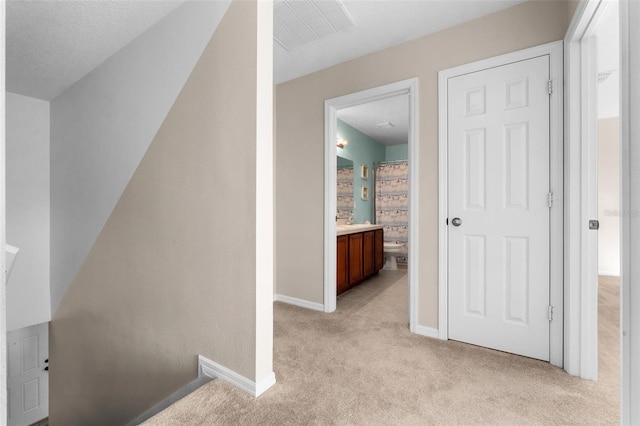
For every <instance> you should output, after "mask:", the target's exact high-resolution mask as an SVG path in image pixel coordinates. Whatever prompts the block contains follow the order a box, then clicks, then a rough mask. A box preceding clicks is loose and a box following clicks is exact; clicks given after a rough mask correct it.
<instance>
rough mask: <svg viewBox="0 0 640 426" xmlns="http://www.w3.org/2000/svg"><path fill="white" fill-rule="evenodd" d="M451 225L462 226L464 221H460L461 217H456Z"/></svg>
mask: <svg viewBox="0 0 640 426" xmlns="http://www.w3.org/2000/svg"><path fill="white" fill-rule="evenodd" d="M451 224H452V225H453V226H460V225H462V219H460V218H459V217H454V218H453V220H452V221H451Z"/></svg>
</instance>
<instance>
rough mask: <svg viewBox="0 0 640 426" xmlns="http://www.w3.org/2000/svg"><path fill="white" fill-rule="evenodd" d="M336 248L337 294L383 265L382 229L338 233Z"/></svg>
mask: <svg viewBox="0 0 640 426" xmlns="http://www.w3.org/2000/svg"><path fill="white" fill-rule="evenodd" d="M336 248H337V250H336V251H337V263H336V269H337V271H336V275H337V276H336V284H337V285H336V287H337V294H341V293H344V292H345V291H347V290H349V289H350V288H351V287H353V286H355V285H357V284H359V283H361V282H362V281H364V280H365V279H367V278H369V277H371V276H372V275H375V274H377V273H378V271H380V269H382V267H383V266H384V253H383V250H384V243H383V231H382V229H375V230H372V231H363V232H356V233H352V234H347V235H340V236H338V239H337V247H336Z"/></svg>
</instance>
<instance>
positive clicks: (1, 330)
mask: <svg viewBox="0 0 640 426" xmlns="http://www.w3.org/2000/svg"><path fill="white" fill-rule="evenodd" d="M6 3H7V2H2V4H0V34H6V32H5V29H6V26H5V22H6ZM5 53H6V46H5V43H1V45H0V271H3V272H2V277H3V278H2V279H0V383H2V386H0V419H2V420H1V421H5V420H4V419H6V418H7V386H6V383H7V304H6V302H7V294H6V291H7V286H6V283H7V281H6V276H5V275H4V271H5V270H6V259H5V256H6V253H5V243H6V237H7V234H6V219H7V210H6V194H7V193H6V185H5V183H6V170H7V169H6V159H7V157H6V155H5V154H6V151H5V136H6V122H5V118H6V113H5V111H6V110H5V108H6V103H5V96H6V92H5V80H6V79H5V76H6V71H5V64H6V62H5Z"/></svg>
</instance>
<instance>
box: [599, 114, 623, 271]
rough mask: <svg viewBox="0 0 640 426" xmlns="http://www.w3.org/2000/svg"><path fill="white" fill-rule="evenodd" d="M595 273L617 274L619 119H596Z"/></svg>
mask: <svg viewBox="0 0 640 426" xmlns="http://www.w3.org/2000/svg"><path fill="white" fill-rule="evenodd" d="M598 219H599V221H600V229H599V230H598V273H599V274H601V275H617V276H619V275H620V119H619V118H618V117H612V118H602V119H600V120H598Z"/></svg>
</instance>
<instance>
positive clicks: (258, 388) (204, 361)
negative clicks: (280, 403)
mask: <svg viewBox="0 0 640 426" xmlns="http://www.w3.org/2000/svg"><path fill="white" fill-rule="evenodd" d="M200 376H207V377H210V378H212V379H220V380H224V381H225V382H227V383H230V384H232V385H234V386H235V387H237V388H238V389H241V390H243V391H245V392H247V393H248V394H250V395H253V396H260V395H261V394H262V393H264V391H266V390H267V389H269V388H270V387H271V386H273V385H274V384H275V383H276V375H275V373H274V372H273V371H272V372H271V374H269V375H268V376H267V377H265V378H264V379H262V380H260V381H259V382H258V383H256V382H254V381H253V380H249V379H247V378H246V377H244V376H242V375H240V374H238V373H236V372H235V371H233V370H230V369H228V368H227V367H225V366H223V365H220V364H218V363H217V362H214V361H211V360H210V359H208V358H206V357H204V356H202V355H198V377H200Z"/></svg>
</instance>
